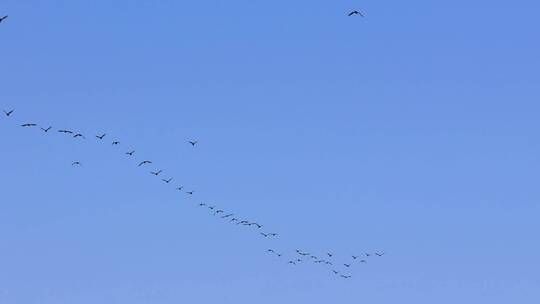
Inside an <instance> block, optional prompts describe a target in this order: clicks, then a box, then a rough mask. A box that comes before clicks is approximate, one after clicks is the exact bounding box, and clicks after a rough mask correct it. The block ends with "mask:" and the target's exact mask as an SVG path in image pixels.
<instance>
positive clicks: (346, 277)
mask: <svg viewBox="0 0 540 304" xmlns="http://www.w3.org/2000/svg"><path fill="white" fill-rule="evenodd" d="M341 277H342V278H344V279H349V278H351V277H352V276H350V275H341Z"/></svg>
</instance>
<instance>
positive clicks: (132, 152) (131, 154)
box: [126, 150, 135, 156]
mask: <svg viewBox="0 0 540 304" xmlns="http://www.w3.org/2000/svg"><path fill="white" fill-rule="evenodd" d="M133 154H135V150H133V151H131V152H126V155H129V156H133Z"/></svg>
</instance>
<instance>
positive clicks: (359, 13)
mask: <svg viewBox="0 0 540 304" xmlns="http://www.w3.org/2000/svg"><path fill="white" fill-rule="evenodd" d="M354 15H359V16H362V17H364V14H362V13H361V12H359V11H352V12H350V13H349V15H348V16H349V17H350V16H354Z"/></svg>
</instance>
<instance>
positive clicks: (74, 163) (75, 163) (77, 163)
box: [71, 161, 82, 166]
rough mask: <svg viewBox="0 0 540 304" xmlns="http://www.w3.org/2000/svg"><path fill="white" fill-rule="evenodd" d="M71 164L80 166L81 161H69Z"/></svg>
mask: <svg viewBox="0 0 540 304" xmlns="http://www.w3.org/2000/svg"><path fill="white" fill-rule="evenodd" d="M71 165H72V166H82V164H81V162H78V161H76V162H73V163H71Z"/></svg>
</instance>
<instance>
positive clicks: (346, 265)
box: [343, 264, 351, 268]
mask: <svg viewBox="0 0 540 304" xmlns="http://www.w3.org/2000/svg"><path fill="white" fill-rule="evenodd" d="M343 266H345V267H347V268H349V267H351V265H350V264H343Z"/></svg>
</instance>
